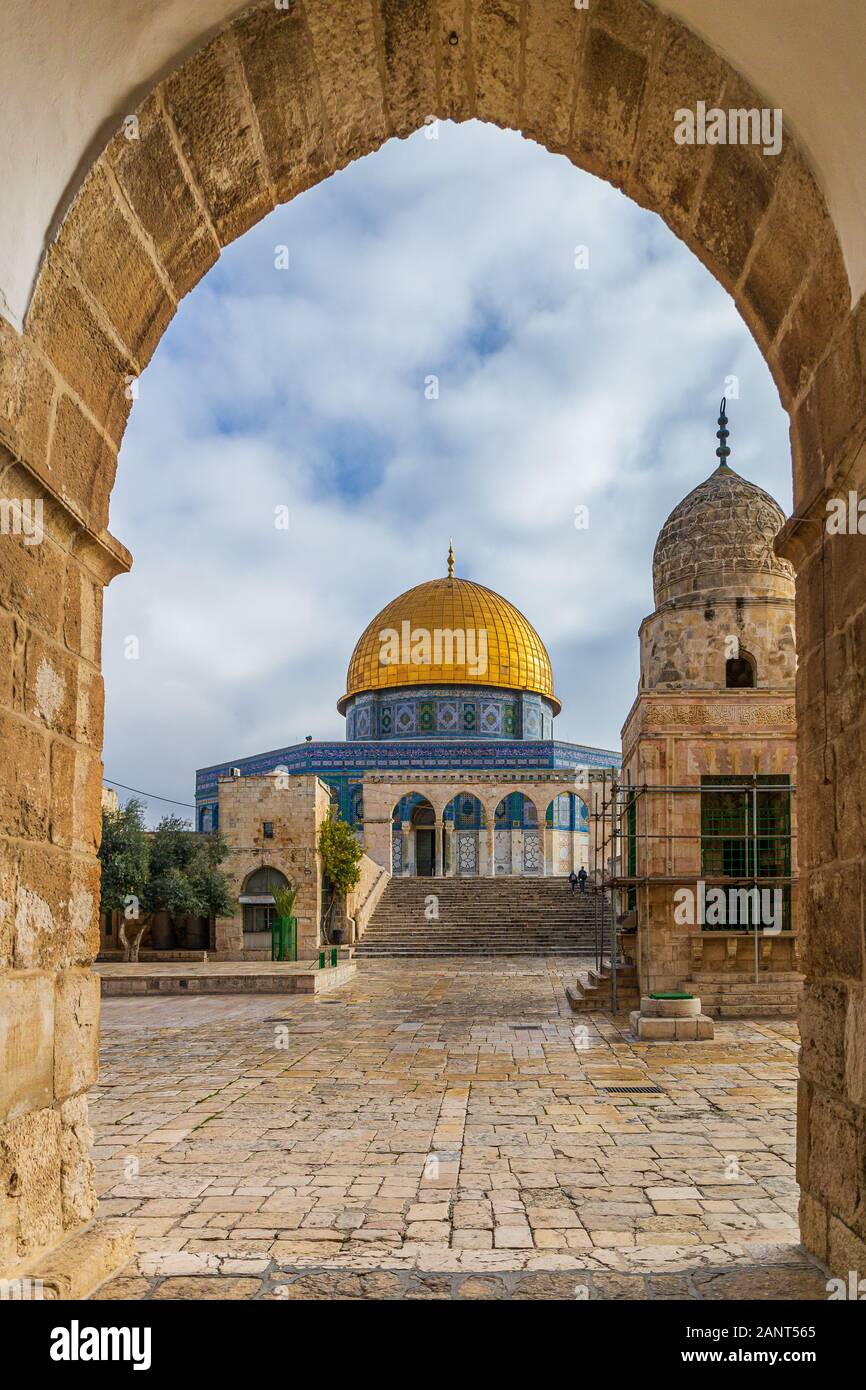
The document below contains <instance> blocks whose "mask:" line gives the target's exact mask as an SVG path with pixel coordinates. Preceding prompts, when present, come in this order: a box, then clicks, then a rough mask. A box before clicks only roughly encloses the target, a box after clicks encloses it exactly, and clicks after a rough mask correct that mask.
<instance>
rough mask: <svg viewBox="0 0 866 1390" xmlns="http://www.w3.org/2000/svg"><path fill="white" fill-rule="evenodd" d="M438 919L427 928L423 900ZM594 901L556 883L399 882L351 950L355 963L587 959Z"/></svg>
mask: <svg viewBox="0 0 866 1390" xmlns="http://www.w3.org/2000/svg"><path fill="white" fill-rule="evenodd" d="M431 894H432V895H434V896H435V897H436V898H437V900H438V906H439V917H438V918H437V919H436V920H435V921H428V920H427V917H426V912H425V909H426V907H427V900H428V898H429V897H430V896H431ZM598 906H599V903H598V901H594V900H592V899H591V898H588V897H584V898H579V897H576V896H575V895H573V894H572V892H571V888H570V886H569V884H568V881H567V879H563V878H557V879H552V878H535V877H532V878H530V877H527V878H519V879H514V878H506V877H500V878H457V879H454V878H448V879H445V878H438V879H437V878H424V879H419V878H405V879H403V878H400V879H392V880H391V881H390V883H388V885H387V887H386V888H385V891H384V892H383V894H382V897H381V898H380V900H379V902H378V904H377V906H376V910H375V912H374V913H373V915H372V917H371V919H370V921H369V923H368V925H367V930H366V932H365V933H364V936H363V937H362V939H361V941H360V942H359V943H358V946H357V951H358V954H359V955H360V956H362V957H364V956H367V957H376V958H384V957H387V956H393V957H400V958H408V957H425V956H431V957H433V956H435V957H444V956H449V955H452V956H461V957H472V956H484V957H488V956H497V955H501V956H522V957H526V956H568V957H569V958H580V957H582V958H584V959H586V958H587V957H591V956H592V955H593V954H594V952H595V947H596V937H597V915H598Z"/></svg>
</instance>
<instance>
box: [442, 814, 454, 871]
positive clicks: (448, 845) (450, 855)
mask: <svg viewBox="0 0 866 1390" xmlns="http://www.w3.org/2000/svg"><path fill="white" fill-rule="evenodd" d="M443 830H444V834H445V846H444V855H445V863H444V865H443V870H444V873H445V877H446V878H453V877H454V874H455V864H454V826H453V824H452V823H451V821H448V820H447V821H445V823H444V826H443Z"/></svg>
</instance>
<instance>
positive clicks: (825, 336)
mask: <svg viewBox="0 0 866 1390" xmlns="http://www.w3.org/2000/svg"><path fill="white" fill-rule="evenodd" d="M779 254H780V253H779V252H778V251H776V256H777V257H778V256H779ZM850 296H851V290H850V286H849V284H848V275H847V272H846V270H845V263H844V261H843V260H842V254H841V252H840V250H839V245H838V242H837V241H836V238H835V236H832V237H830V236H828V237H827V238H826V240H825V250H824V253H823V256H822V258H821V260H819V262H818V263H817V265H815V266H814V267H813V269H812V272H811V274H810V276H809V280H808V283H807V285H806V288H805V290H804V291H803V293H802V295H801V296H800V299H799V301H798V303H797V305H796V308H795V309H794V312H793V314H792V315H791V320H790V323H789V324H788V325H787V327H786V329H785V331H784V333H783V335H782V338H781V340H780V342H779V345H778V349H777V354H776V356H777V360H778V362H779V365H780V368H781V371H782V374H783V376H784V379H785V382H786V383H787V386H788V388H789V390H790V393H791V396H792V397H793V398H796V397H797V396H799V395H800V393H801V391H802V390H803V389H804V388H805V387H806V386H808V384H809V382H810V380H811V378H812V374H813V372H814V370H815V368H816V366H817V364H818V362H819V361H820V360H821V358H822V357H823V355H824V352H825V351H826V349H827V347H828V346H829V343H830V340H831V338H832V337H833V335H834V333H835V332H836V330H837V329H838V328H839V327H840V325H841V324H843V323H844V321H845V318H846V315H847V313H848V308H849V304H850Z"/></svg>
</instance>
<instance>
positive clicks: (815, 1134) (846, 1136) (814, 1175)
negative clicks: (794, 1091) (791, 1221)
mask: <svg viewBox="0 0 866 1390" xmlns="http://www.w3.org/2000/svg"><path fill="white" fill-rule="evenodd" d="M808 1124H809V1168H808V1174H809V1176H808V1189H807V1190H808V1192H809V1193H810V1195H811V1196H812V1197H815V1198H816V1199H817V1200H818V1201H820V1202H822V1203H823V1204H824V1205H825V1206H826V1207H827V1208H828V1209H829V1211H830V1213H831V1214H833V1215H836V1216H838V1217H840V1218H841V1220H842V1221H843V1222H844V1223H845V1224H846V1225H851V1226H853V1225H854V1223H855V1219H856V1213H857V1210H858V1206H859V1204H860V1184H861V1182H862V1173H863V1152H862V1150H863V1141H862V1135H861V1134H860V1133H859V1132H858V1129H857V1126H856V1123H855V1122H854V1121H853V1119H852V1117H851V1115H850V1113H849V1111H848V1109H847V1107H844V1106H842V1105H841V1104H837V1103H834V1102H833V1100H832V1099H829V1098H827V1097H825V1095H824V1094H823V1093H822V1092H821V1091H814V1090H813V1091H812V1093H811V1097H810V1106H809V1119H808ZM861 1209H862V1208H861Z"/></svg>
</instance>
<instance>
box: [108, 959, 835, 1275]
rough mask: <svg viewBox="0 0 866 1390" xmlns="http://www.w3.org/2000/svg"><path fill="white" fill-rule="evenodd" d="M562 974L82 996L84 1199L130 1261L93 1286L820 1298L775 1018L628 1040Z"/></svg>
mask: <svg viewBox="0 0 866 1390" xmlns="http://www.w3.org/2000/svg"><path fill="white" fill-rule="evenodd" d="M573 974H574V962H573V961H570V960H560V961H557V960H555V959H542V960H529V961H519V962H507V961H496V962H491V961H485V962H477V963H476V962H467V961H465V960H462V959H461V960H452V961H449V960H436V961H435V962H433V961H431V962H426V961H425V962H420V961H413V962H397V961H375V962H362V963H361V964H360V966H359V970H358V974H357V975H356V976H355V978H354V979H353V980H351V981H350V982H349V983H348V984H347V985H346V986H345V987H344V988H343V989H342V990H341V991H340V992H339V994H337V995H334V996H332V997H330V998H321V997H319V996H308V997H306V998H304V997H285V996H270V997H268V996H261V997H250V998H238V997H207V998H197V999H196V998H180V997H171V998H154V997H149V998H141V999H108V1000H106V1001H105V1003H104V1005H103V1043H102V1046H103V1061H102V1072H101V1077H100V1082H99V1085H98V1087H97V1088H96V1089H95V1091H94V1101H93V1103H92V1106H91V1117H92V1123H93V1126H94V1129H95V1132H96V1148H95V1156H96V1159H97V1165H98V1178H99V1186H100V1192H101V1195H102V1207H101V1211H102V1214H104V1215H117V1216H123V1217H127V1218H129V1219H130V1220H131V1221H132V1223H133V1224H134V1226H135V1227H136V1229H137V1233H138V1250H139V1254H138V1258H137V1262H136V1265H135V1267H134V1269H132V1270H131V1271H130V1270H127V1271H126V1272H125V1273H124V1275H123V1276H122V1280H115V1281H112V1283H110V1284H109V1285H107V1286H106V1287H105V1288H104V1290H103V1291H102V1293H101V1294H100V1297H121V1296H135V1297H159V1298H170V1297H180V1298H182V1297H195V1298H198V1297H217V1298H298V1297H334V1296H336V1297H341V1296H346V1297H386V1296H387V1297H400V1298H416V1297H448V1298H451V1297H455V1298H465V1297H495V1298H499V1297H502V1298H506V1297H507V1298H511V1297H515V1298H516V1297H571V1298H575V1297H589V1298H596V1297H599V1298H601V1297H605V1298H606V1297H640V1298H644V1297H689V1298H715V1297H718V1298H723V1297H731V1298H735V1297H767V1298H812V1297H823V1296H825V1290H824V1284H825V1282H826V1275H824V1274H823V1273H822V1271H820V1269H819V1268H818V1266H817V1265H816V1264H815V1263H814V1262H813V1261H811V1260H810V1259H809V1257H807V1256H806V1255H804V1253H803V1252H802V1251H801V1249H800V1248H799V1245H798V1236H797V1225H796V1213H797V1186H796V1182H795V1179H794V1105H795V1086H796V1047H797V1034H796V1026H795V1025H794V1024H793V1023H792V1022H790V1021H788V1020H770V1021H767V1020H763V1021H755V1020H742V1021H736V1022H721V1023H720V1024H719V1026H718V1028H717V1032H716V1037H715V1039H714V1040H713V1041H711V1042H689V1043H671V1044H660V1043H639V1042H637V1041H635V1040H634V1039H633V1038H631V1036H630V1034H629V1031H628V1017H627V1015H626V1014H623V1015H620V1016H617V1017H615V1018H614V1017H612V1016H611V1015H603V1014H599V1015H592V1014H590V1015H582V1016H581V1017H580V1019H579V1020H577V1021H576V1020H575V1018H574V1016H573V1015H572V1014H571V1011H570V1009H569V1007H568V1003H567V1000H566V996H565V987H566V985H567V984H568V983H570V981H571V979H572V978H573ZM612 1086H615V1087H619V1088H622V1087H624V1088H628V1089H626V1090H616V1091H611V1090H610V1089H608V1088H610V1087H612ZM635 1087H640V1088H641V1090H634V1089H633V1088H635ZM647 1087H650V1088H652V1089H651V1090H649V1091H647V1090H646V1089H645V1088H647ZM469 1279H477V1280H480V1281H481V1283H479V1284H478V1285H477V1288H478V1290H479V1292H478V1293H477V1294H476V1293H471V1292H466V1291H465V1290H466V1288H467V1281H468V1280H469ZM520 1279H524V1280H525V1281H527V1282H526V1283H525V1285H523V1284H520ZM130 1280H131V1281H132V1282H129V1281H130ZM617 1280H619V1281H620V1282H619V1283H617V1282H616V1281H617ZM743 1280H745V1281H746V1282H745V1283H743V1282H742V1281H743ZM123 1281H126V1282H123ZM329 1281H330V1282H329ZM333 1281H337V1282H340V1281H343V1282H342V1284H341V1287H345V1289H346V1290H354V1292H347V1293H345V1295H341V1294H339V1293H337V1294H335V1293H334V1292H333V1290H334V1288H336V1284H335V1283H334V1282H333ZM346 1281H348V1282H346ZM382 1281H384V1282H382ZM431 1281H432V1283H431ZM485 1281H486V1282H485ZM545 1281H547V1282H545ZM611 1281H614V1282H611ZM659 1281H662V1282H659ZM665 1281H667V1282H665ZM575 1284H581V1285H583V1284H585V1285H586V1288H587V1290H588V1291H587V1292H585V1293H580V1292H579V1293H575V1292H574V1291H573V1290H574V1286H575ZM468 1287H469V1288H470V1289H471V1288H473V1287H475V1286H474V1285H472V1284H471V1283H470V1284H468ZM121 1288H125V1289H127V1290H128V1292H127V1294H121V1293H120V1292H119V1290H120V1289H121ZM521 1288H523V1292H522V1293H521V1292H520V1290H521ZM569 1288H570V1289H571V1290H572V1292H570V1293H568V1292H565V1290H567V1289H569ZM746 1288H749V1289H751V1290H753V1291H752V1292H743V1291H742V1290H744V1289H746ZM184 1289H186V1292H184ZM328 1289H330V1290H331V1292H330V1293H328V1292H317V1290H328ZM376 1289H379V1290H380V1292H375V1290H376ZM385 1289H388V1290H391V1292H389V1293H383V1292H381V1290H385ZM431 1289H433V1290H437V1291H438V1292H430V1290H431ZM482 1289H485V1290H487V1292H482V1291H481V1290H482ZM542 1289H548V1290H554V1289H559V1290H560V1292H548V1293H543V1292H538V1290H542ZM663 1289H664V1290H667V1292H660V1290H663ZM762 1289H763V1290H765V1292H761V1290H762ZM293 1290H294V1292H293ZM305 1290H306V1292H305ZM531 1290H535V1292H531ZM615 1290H620V1292H616V1291H615ZM627 1290H631V1292H623V1291H627ZM676 1290H679V1292H676ZM425 1291H426V1292H425Z"/></svg>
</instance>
